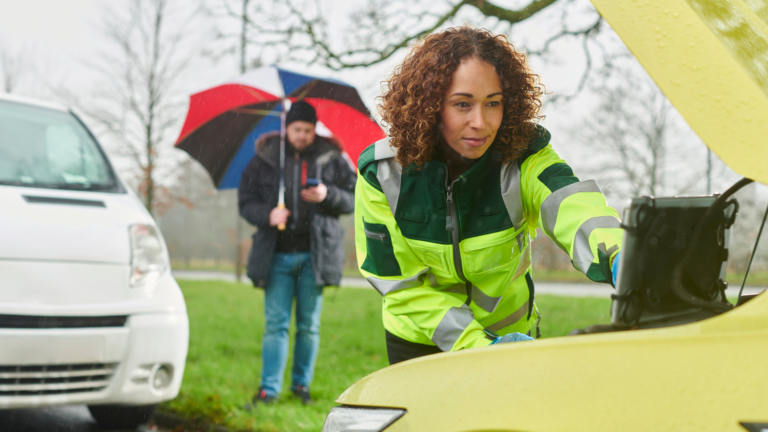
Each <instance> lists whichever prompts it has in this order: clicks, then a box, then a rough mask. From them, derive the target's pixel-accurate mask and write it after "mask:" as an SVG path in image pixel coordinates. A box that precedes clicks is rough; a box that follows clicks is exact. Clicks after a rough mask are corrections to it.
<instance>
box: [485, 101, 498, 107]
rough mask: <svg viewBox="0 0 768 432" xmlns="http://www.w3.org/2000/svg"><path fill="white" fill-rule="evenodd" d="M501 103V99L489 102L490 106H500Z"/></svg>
mask: <svg viewBox="0 0 768 432" xmlns="http://www.w3.org/2000/svg"><path fill="white" fill-rule="evenodd" d="M500 105H501V102H499V101H493V102H490V103H489V104H488V106H489V107H497V106H500Z"/></svg>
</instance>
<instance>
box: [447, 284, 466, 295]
mask: <svg viewBox="0 0 768 432" xmlns="http://www.w3.org/2000/svg"><path fill="white" fill-rule="evenodd" d="M443 292H449V293H454V294H461V295H467V285H466V284H463V283H457V284H453V285H451V286H449V287H448V288H446V289H444V290H443Z"/></svg>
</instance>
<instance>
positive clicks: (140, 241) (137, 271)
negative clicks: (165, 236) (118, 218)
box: [129, 224, 168, 286]
mask: <svg viewBox="0 0 768 432" xmlns="http://www.w3.org/2000/svg"><path fill="white" fill-rule="evenodd" d="M129 231H130V236H131V286H137V285H141V284H145V283H147V282H151V281H153V280H157V279H158V278H160V276H161V275H162V274H163V272H165V270H166V269H167V268H168V258H167V255H166V253H165V248H164V247H163V241H162V240H161V239H160V236H159V235H158V234H157V231H156V230H155V227H153V226H152V225H146V224H136V225H131V226H130V228H129Z"/></svg>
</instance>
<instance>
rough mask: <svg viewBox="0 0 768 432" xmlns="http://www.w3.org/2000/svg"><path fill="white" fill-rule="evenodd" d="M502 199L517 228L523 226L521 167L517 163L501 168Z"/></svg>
mask: <svg viewBox="0 0 768 432" xmlns="http://www.w3.org/2000/svg"><path fill="white" fill-rule="evenodd" d="M500 177H501V197H502V198H503V199H504V207H506V208H507V214H509V217H510V218H511V219H512V225H513V226H514V227H515V228H519V227H521V226H523V218H524V215H523V199H522V197H521V195H520V167H519V166H518V165H517V161H516V160H515V161H512V163H508V164H503V165H502V166H501V176H500Z"/></svg>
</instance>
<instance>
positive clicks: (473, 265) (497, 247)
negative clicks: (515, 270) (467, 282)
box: [461, 225, 527, 276]
mask: <svg viewBox="0 0 768 432" xmlns="http://www.w3.org/2000/svg"><path fill="white" fill-rule="evenodd" d="M525 229H526V228H525V225H524V226H523V227H522V228H520V229H519V230H517V231H515V230H513V229H509V230H506V231H502V232H498V233H493V234H487V235H484V236H480V237H474V238H471V239H467V240H465V241H464V242H462V245H461V255H462V261H463V265H464V268H465V270H464V273H466V275H467V276H472V275H477V274H482V273H488V272H493V271H499V270H502V269H506V267H509V268H510V271H511V270H512V267H513V266H514V265H515V263H516V262H517V261H518V260H519V259H520V252H521V249H524V248H525V245H522V244H520V242H521V241H525V239H527V236H524V235H520V234H522V233H523V232H524V230H525ZM518 237H520V239H518Z"/></svg>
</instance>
